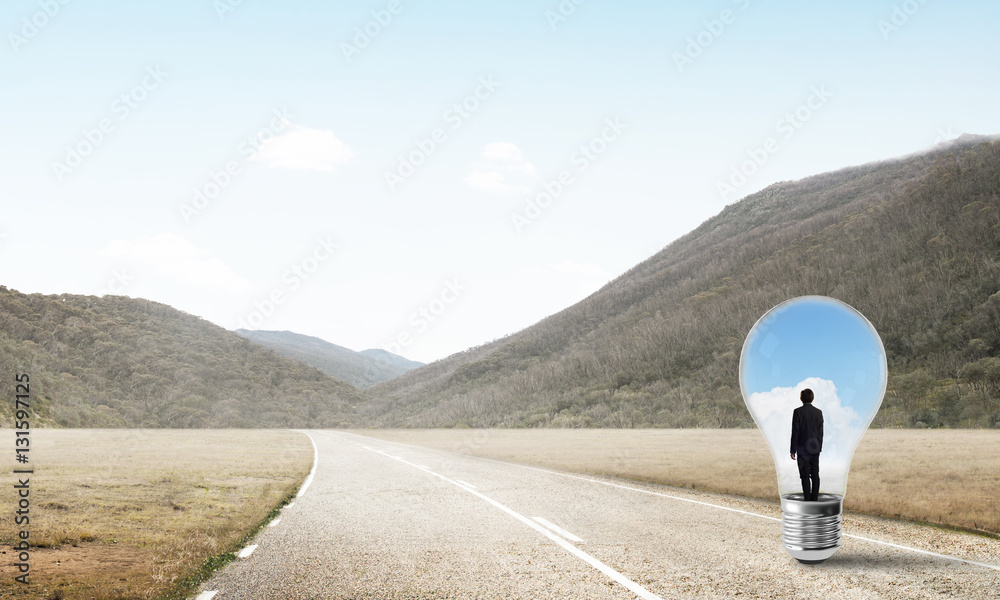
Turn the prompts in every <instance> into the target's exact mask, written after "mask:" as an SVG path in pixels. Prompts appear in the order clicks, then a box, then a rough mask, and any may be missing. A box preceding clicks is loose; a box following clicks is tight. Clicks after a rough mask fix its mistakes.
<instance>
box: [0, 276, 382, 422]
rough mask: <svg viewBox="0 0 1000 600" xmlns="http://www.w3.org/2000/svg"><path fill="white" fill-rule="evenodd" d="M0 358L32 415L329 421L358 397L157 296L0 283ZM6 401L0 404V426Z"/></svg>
mask: <svg viewBox="0 0 1000 600" xmlns="http://www.w3.org/2000/svg"><path fill="white" fill-rule="evenodd" d="M0 369H2V372H3V373H4V374H5V376H12V374H13V373H22V372H23V373H28V374H29V375H30V377H31V391H32V396H33V404H34V407H35V412H36V413H37V416H36V417H35V420H34V421H33V422H32V425H35V426H38V425H57V426H68V427H339V426H346V425H348V424H349V423H350V422H351V419H352V415H353V412H354V406H355V405H357V404H359V403H362V402H364V401H365V400H366V396H365V395H364V394H363V393H362V392H360V391H358V390H357V389H355V388H352V387H351V386H349V385H347V384H345V383H342V382H340V381H336V380H334V379H333V378H331V377H329V376H328V375H326V374H324V373H321V372H320V371H318V370H316V369H314V368H312V367H309V366H306V365H303V364H301V363H299V362H297V361H294V360H290V359H287V358H284V357H281V356H278V355H277V354H275V353H274V352H272V351H270V350H267V349H265V348H263V347H261V346H259V345H257V344H254V343H252V342H250V341H248V340H245V339H243V338H241V337H239V336H237V335H236V334H234V333H232V332H230V331H227V330H225V329H223V328H221V327H218V326H216V325H213V324H211V323H209V322H208V321H205V320H203V319H200V318H198V317H194V316H192V315H189V314H186V313H183V312H181V311H178V310H176V309H173V308H171V307H169V306H166V305H164V304H159V303H156V302H150V301H148V300H136V299H131V298H125V297H121V296H105V297H100V298H98V297H94V296H75V295H68V294H63V295H59V296H48V295H40V294H30V295H29V294H22V293H20V292H17V291H15V290H10V289H7V288H6V287H3V286H0ZM12 390H13V384H10V390H8V391H9V392H11V393H12ZM11 409H12V403H4V404H3V406H2V408H0V419H2V421H3V426H6V427H9V426H10V424H11V417H12V414H11Z"/></svg>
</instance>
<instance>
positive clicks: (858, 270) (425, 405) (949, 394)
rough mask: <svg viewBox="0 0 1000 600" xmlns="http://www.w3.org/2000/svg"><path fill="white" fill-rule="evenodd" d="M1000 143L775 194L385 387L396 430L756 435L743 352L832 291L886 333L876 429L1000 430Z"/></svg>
mask: <svg viewBox="0 0 1000 600" xmlns="http://www.w3.org/2000/svg"><path fill="white" fill-rule="evenodd" d="M998 258H1000V143H998V142H996V141H992V140H990V139H988V138H982V137H972V136H964V137H963V138H960V139H959V140H957V141H956V142H953V143H951V144H948V145H945V146H939V147H936V148H934V149H932V150H931V151H929V152H926V153H923V154H919V155H915V156H909V157H905V158H902V159H898V160H892V161H886V162H880V163H874V164H868V165H863V166H859V167H852V168H848V169H843V170H840V171H836V172H833V173H827V174H823V175H817V176H814V177H809V178H807V179H803V180H801V181H796V182H782V183H778V184H775V185H772V186H770V187H768V188H766V189H764V190H762V191H760V192H758V193H756V194H753V195H750V196H748V197H746V198H744V199H743V200H741V201H739V202H737V203H734V204H732V205H729V206H727V207H726V208H725V209H724V210H723V211H722V212H721V213H719V214H718V215H716V216H715V217H713V218H711V219H709V220H708V221H706V222H705V223H703V224H702V225H701V226H699V227H698V228H697V229H695V230H694V231H692V232H690V233H689V234H687V235H685V236H683V237H682V238H680V239H678V240H677V241H675V242H673V243H672V244H670V245H669V246H667V247H666V248H664V249H663V250H662V251H660V252H659V253H657V254H656V255H654V256H652V257H651V258H649V259H648V260H646V261H644V262H643V263H641V264H639V265H638V266H636V267H634V268H633V269H631V270H630V271H628V272H627V273H625V274H623V275H622V276H620V277H618V278H617V279H615V280H614V281H612V282H610V283H608V284H607V285H606V286H605V287H603V288H602V289H601V290H599V291H598V292H596V293H594V294H593V295H591V296H590V297H588V298H586V299H584V300H583V301H581V302H579V303H578V304H576V305H574V306H572V307H569V308H567V309H565V310H563V311H561V312H559V313H557V314H554V315H552V316H550V317H548V318H546V319H544V320H542V321H540V322H539V323H537V324H535V325H534V326H532V327H529V328H527V329H524V330H522V331H520V332H518V333H515V334H513V335H509V336H507V337H505V338H503V339H500V340H497V341H494V342H492V343H489V344H485V345H482V346H479V347H475V348H471V349H469V350H467V351H465V352H460V353H458V354H455V355H452V356H450V357H448V358H446V359H444V360H441V361H438V362H435V363H432V364H430V365H428V366H426V367H422V368H420V369H415V370H413V371H410V372H408V373H405V374H403V375H401V376H400V377H397V378H396V379H394V380H392V381H390V382H388V383H384V384H381V385H379V386H376V387H374V388H372V392H373V394H374V395H375V396H377V397H378V400H376V401H374V402H372V403H370V404H368V405H366V406H364V407H363V408H362V409H361V412H360V414H359V418H360V419H361V420H362V422H364V423H368V424H373V425H381V426H414V427H428V426H429V427H438V426H445V427H447V426H473V427H478V426H512V427H524V426H528V427H531V426H554V427H589V426H603V427H647V426H656V427H749V426H752V421H751V419H750V416H749V413H748V412H747V410H746V408H745V406H744V404H743V401H742V397H741V395H740V391H739V383H738V363H739V354H740V350H741V347H742V343H743V340H744V338H745V336H746V334H747V332H748V331H749V330H750V328H751V327H752V326H753V324H754V323H755V321H756V319H757V318H758V317H760V316H761V315H762V314H763V313H764V312H765V311H767V310H768V309H770V308H771V307H772V306H774V305H776V304H778V303H779V302H781V301H784V300H786V299H788V298H792V297H795V296H801V295H808V294H820V295H826V296H832V297H834V298H838V299H840V300H843V301H845V302H847V303H849V304H851V305H853V306H855V307H856V308H858V309H859V310H860V311H861V312H862V313H864V314H865V315H866V316H867V317H868V318H869V320H871V322H872V323H873V324H874V325H875V327H876V328H877V329H878V331H879V332H880V334H881V335H882V338H883V342H884V344H885V347H886V352H887V355H888V360H889V368H890V384H889V390H888V392H887V394H886V398H885V401H884V403H883V406H882V409H881V411H880V412H879V414H878V416H877V418H876V421H875V423H874V425H875V426H882V427H921V426H956V427H958V426H961V427H996V426H1000V401H998V398H1000V358H998V356H1000V293H998V290H1000V268H998V262H997V261H998Z"/></svg>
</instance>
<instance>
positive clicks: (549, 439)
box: [356, 429, 1000, 534]
mask: <svg viewBox="0 0 1000 600" xmlns="http://www.w3.org/2000/svg"><path fill="white" fill-rule="evenodd" d="M356 433H360V434H363V435H368V436H372V437H376V438H379V439H384V440H391V441H396V442H403V443H407V444H414V445H418V446H425V447H429V448H437V449H441V450H449V451H454V452H462V453H466V454H472V455H474V456H482V457H486V458H495V459H499V460H506V461H512V462H518V463H525V464H533V465H539V466H546V467H552V468H556V469H564V470H567V471H576V472H582V473H596V474H602V475H612V476H615V477H624V478H627V479H634V480H641V481H650V482H656V483H663V484H667V485H672V486H678V487H687V488H694V489H699V490H707V491H713V492H722V493H726V494H736V495H741V496H751V497H756V498H771V499H774V500H775V501H776V500H777V482H776V479H775V473H774V463H773V462H772V460H771V454H770V452H769V450H768V448H767V444H766V443H765V441H764V438H763V436H761V434H760V433H759V432H758V431H757V430H755V429H665V430H657V429H639V430H636V429H483V430H469V429H444V430H364V431H357V432H356ZM844 507H845V509H846V510H851V511H856V512H862V513H868V514H873V515H879V516H884V517H891V518H900V519H907V520H914V521H924V522H930V523H940V524H944V525H949V526H955V527H960V528H965V529H974V530H978V531H981V532H984V533H990V534H1000V431H996V430H948V429H933V430H932V429H924V430H898V429H893V430H888V429H881V430H880V429H873V430H870V431H869V432H868V433H867V434H865V437H864V438H863V439H862V441H861V444H860V445H859V446H858V449H857V452H856V453H855V455H854V460H853V462H852V465H851V471H850V478H849V480H848V484H847V496H846V497H845V499H844Z"/></svg>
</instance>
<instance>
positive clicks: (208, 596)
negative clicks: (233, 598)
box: [194, 590, 219, 600]
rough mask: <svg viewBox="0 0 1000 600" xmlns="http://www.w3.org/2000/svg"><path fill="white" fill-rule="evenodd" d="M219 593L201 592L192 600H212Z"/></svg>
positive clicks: (216, 591)
mask: <svg viewBox="0 0 1000 600" xmlns="http://www.w3.org/2000/svg"><path fill="white" fill-rule="evenodd" d="M218 593H219V590H212V591H210V592H202V593H200V594H198V595H197V596H195V598H194V600H212V598H213V597H214V596H215V595H216V594H218Z"/></svg>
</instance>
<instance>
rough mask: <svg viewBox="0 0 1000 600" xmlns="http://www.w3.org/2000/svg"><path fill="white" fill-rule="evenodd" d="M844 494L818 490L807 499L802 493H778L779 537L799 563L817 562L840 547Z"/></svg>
mask: <svg viewBox="0 0 1000 600" xmlns="http://www.w3.org/2000/svg"><path fill="white" fill-rule="evenodd" d="M843 512H844V497H843V496H839V495H836V494H819V497H818V498H817V499H816V500H812V501H807V500H805V497H804V496H803V495H802V494H784V495H782V496H781V541H782V543H783V544H784V546H785V550H786V551H787V552H788V554H790V555H791V556H792V558H794V559H795V560H797V561H799V562H800V563H805V564H818V563H821V562H823V561H824V560H826V559H828V558H830V557H831V556H833V554H834V552H836V551H837V548H840V539H841V513H843Z"/></svg>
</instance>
